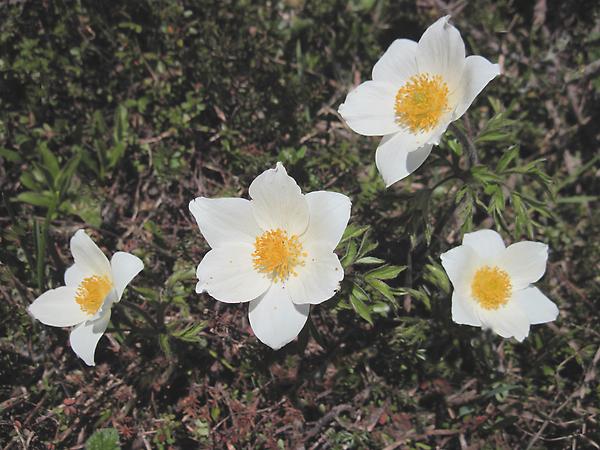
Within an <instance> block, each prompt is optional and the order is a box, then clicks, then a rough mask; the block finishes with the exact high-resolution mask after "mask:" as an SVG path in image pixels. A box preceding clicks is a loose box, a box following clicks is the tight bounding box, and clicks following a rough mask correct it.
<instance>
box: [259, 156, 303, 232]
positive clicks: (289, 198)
mask: <svg viewBox="0 0 600 450" xmlns="http://www.w3.org/2000/svg"><path fill="white" fill-rule="evenodd" d="M249 193H250V197H252V202H251V203H252V211H253V213H254V218H255V219H256V222H257V223H258V225H259V226H260V227H261V228H262V229H263V230H274V229H277V228H281V229H282V230H284V231H287V232H288V233H289V234H296V235H298V236H299V235H301V234H302V233H304V231H305V230H306V227H307V226H308V204H307V202H306V199H305V198H304V195H302V192H301V191H300V187H299V186H298V184H296V181H295V180H294V179H293V178H292V177H290V176H289V175H288V174H287V172H286V171H285V168H284V167H283V164H281V163H280V162H278V163H277V166H276V167H275V169H268V170H265V171H264V172H263V173H261V174H260V175H259V176H258V177H256V179H255V180H254V181H253V182H252V184H251V185H250V189H249Z"/></svg>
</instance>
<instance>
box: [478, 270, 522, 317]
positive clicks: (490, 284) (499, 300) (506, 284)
mask: <svg viewBox="0 0 600 450" xmlns="http://www.w3.org/2000/svg"><path fill="white" fill-rule="evenodd" d="M511 292H512V285H511V283H510V277H509V276H508V274H507V273H506V272H505V271H504V270H502V269H499V268H498V267H490V266H483V267H481V268H480V269H479V270H477V272H475V276H474V277H473V281H472V282H471V293H472V294H473V297H474V298H475V300H477V301H478V302H479V304H480V305H481V307H482V308H485V309H498V308H500V307H501V306H503V305H504V304H506V302H508V299H509V298H510V294H511Z"/></svg>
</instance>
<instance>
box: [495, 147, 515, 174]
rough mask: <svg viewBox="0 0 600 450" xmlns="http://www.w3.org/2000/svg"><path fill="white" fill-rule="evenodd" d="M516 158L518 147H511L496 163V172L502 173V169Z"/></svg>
mask: <svg viewBox="0 0 600 450" xmlns="http://www.w3.org/2000/svg"><path fill="white" fill-rule="evenodd" d="M517 156H519V146H518V145H513V146H512V147H510V148H509V149H508V150H507V151H506V152H504V155H502V158H500V161H498V165H497V166H496V172H498V173H500V172H503V171H504V169H506V168H507V167H508V165H509V164H510V163H511V162H512V161H513V160H514V159H515V158H516V157H517Z"/></svg>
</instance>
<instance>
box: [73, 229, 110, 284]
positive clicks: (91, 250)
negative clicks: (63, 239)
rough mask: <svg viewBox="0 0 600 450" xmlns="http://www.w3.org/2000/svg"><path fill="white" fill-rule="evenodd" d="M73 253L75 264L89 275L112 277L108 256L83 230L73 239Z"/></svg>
mask: <svg viewBox="0 0 600 450" xmlns="http://www.w3.org/2000/svg"><path fill="white" fill-rule="evenodd" d="M71 253H72V254H73V259H74V260H75V264H76V265H77V267H78V268H79V270H81V272H82V273H85V275H86V276H88V275H110V263H109V262H108V259H107V258H106V255H105V254H104V253H103V252H102V250H100V248H99V247H98V246H97V245H96V244H95V243H94V241H92V239H91V238H90V237H89V236H88V235H87V234H86V233H85V231H83V230H77V232H76V233H75V235H74V236H73V237H72V238H71Z"/></svg>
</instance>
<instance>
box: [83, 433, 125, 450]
mask: <svg viewBox="0 0 600 450" xmlns="http://www.w3.org/2000/svg"><path fill="white" fill-rule="evenodd" d="M85 449H86V450H120V449H121V445H120V444H119V433H117V430H115V429H114V428H100V429H99V430H96V431H94V434H92V435H91V436H90V438H89V439H88V440H87V442H86V443H85Z"/></svg>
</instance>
